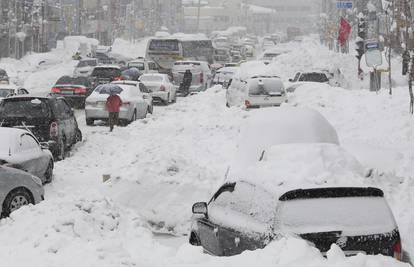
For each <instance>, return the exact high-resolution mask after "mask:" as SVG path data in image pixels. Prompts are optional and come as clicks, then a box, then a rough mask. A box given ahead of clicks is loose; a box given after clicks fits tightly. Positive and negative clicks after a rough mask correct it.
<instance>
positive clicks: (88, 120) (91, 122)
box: [86, 119, 95, 126]
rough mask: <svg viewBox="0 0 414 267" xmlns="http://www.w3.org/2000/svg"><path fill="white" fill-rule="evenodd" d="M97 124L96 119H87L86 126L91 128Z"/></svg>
mask: <svg viewBox="0 0 414 267" xmlns="http://www.w3.org/2000/svg"><path fill="white" fill-rule="evenodd" d="M94 122H95V120H94V119H86V125H88V126H91V125H93V123H94Z"/></svg>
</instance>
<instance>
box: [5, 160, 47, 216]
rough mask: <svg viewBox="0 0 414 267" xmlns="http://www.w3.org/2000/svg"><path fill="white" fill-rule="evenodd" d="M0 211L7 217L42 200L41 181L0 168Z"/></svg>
mask: <svg viewBox="0 0 414 267" xmlns="http://www.w3.org/2000/svg"><path fill="white" fill-rule="evenodd" d="M0 183H1V187H0V203H1V205H0V211H1V217H7V216H9V215H10V213H12V212H13V211H16V210H18V209H19V208H21V207H23V206H25V205H29V204H38V203H39V202H41V201H42V200H44V195H45V192H44V189H43V186H42V181H41V180H40V179H39V178H38V177H36V176H34V175H32V174H30V173H28V172H25V171H22V170H18V169H15V168H10V167H7V166H0Z"/></svg>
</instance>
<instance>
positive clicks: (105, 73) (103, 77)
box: [91, 65, 122, 88]
mask: <svg viewBox="0 0 414 267" xmlns="http://www.w3.org/2000/svg"><path fill="white" fill-rule="evenodd" d="M121 75H122V72H121V68H120V67H119V66H116V65H102V66H97V67H95V68H94V69H93V71H92V74H91V82H92V88H96V86H98V85H100V84H105V83H110V82H112V81H116V80H120V79H121Z"/></svg>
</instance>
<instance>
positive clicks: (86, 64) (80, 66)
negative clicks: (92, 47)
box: [77, 60, 97, 68]
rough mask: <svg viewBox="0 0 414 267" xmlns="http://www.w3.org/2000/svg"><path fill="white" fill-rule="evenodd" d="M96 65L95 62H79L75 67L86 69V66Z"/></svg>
mask: <svg viewBox="0 0 414 267" xmlns="http://www.w3.org/2000/svg"><path fill="white" fill-rule="evenodd" d="M96 65H97V64H96V60H82V61H79V63H78V65H77V67H78V68H82V67H88V66H90V67H95V66H96Z"/></svg>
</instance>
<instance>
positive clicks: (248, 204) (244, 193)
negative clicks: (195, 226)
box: [218, 182, 276, 256]
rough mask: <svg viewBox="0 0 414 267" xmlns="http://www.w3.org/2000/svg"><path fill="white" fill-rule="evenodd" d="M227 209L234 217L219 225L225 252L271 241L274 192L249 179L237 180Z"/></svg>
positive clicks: (231, 253)
mask: <svg viewBox="0 0 414 267" xmlns="http://www.w3.org/2000/svg"><path fill="white" fill-rule="evenodd" d="M227 201H228V203H227V209H228V213H227V214H229V215H231V217H233V218H234V219H233V220H231V221H229V220H225V221H224V222H223V223H221V224H220V226H219V233H218V236H219V243H220V246H221V247H222V248H223V255H224V256H233V255H237V254H240V253H242V252H243V251H245V250H255V249H259V248H263V247H265V246H266V244H267V243H268V242H269V241H270V236H271V225H272V223H273V220H274V210H275V206H276V204H275V201H274V198H273V197H272V195H271V194H270V193H268V192H267V191H265V190H264V189H262V188H260V187H258V186H256V185H252V184H250V183H247V182H237V183H236V184H235V187H234V190H233V192H231V193H230V194H229V197H228V200H227Z"/></svg>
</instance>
